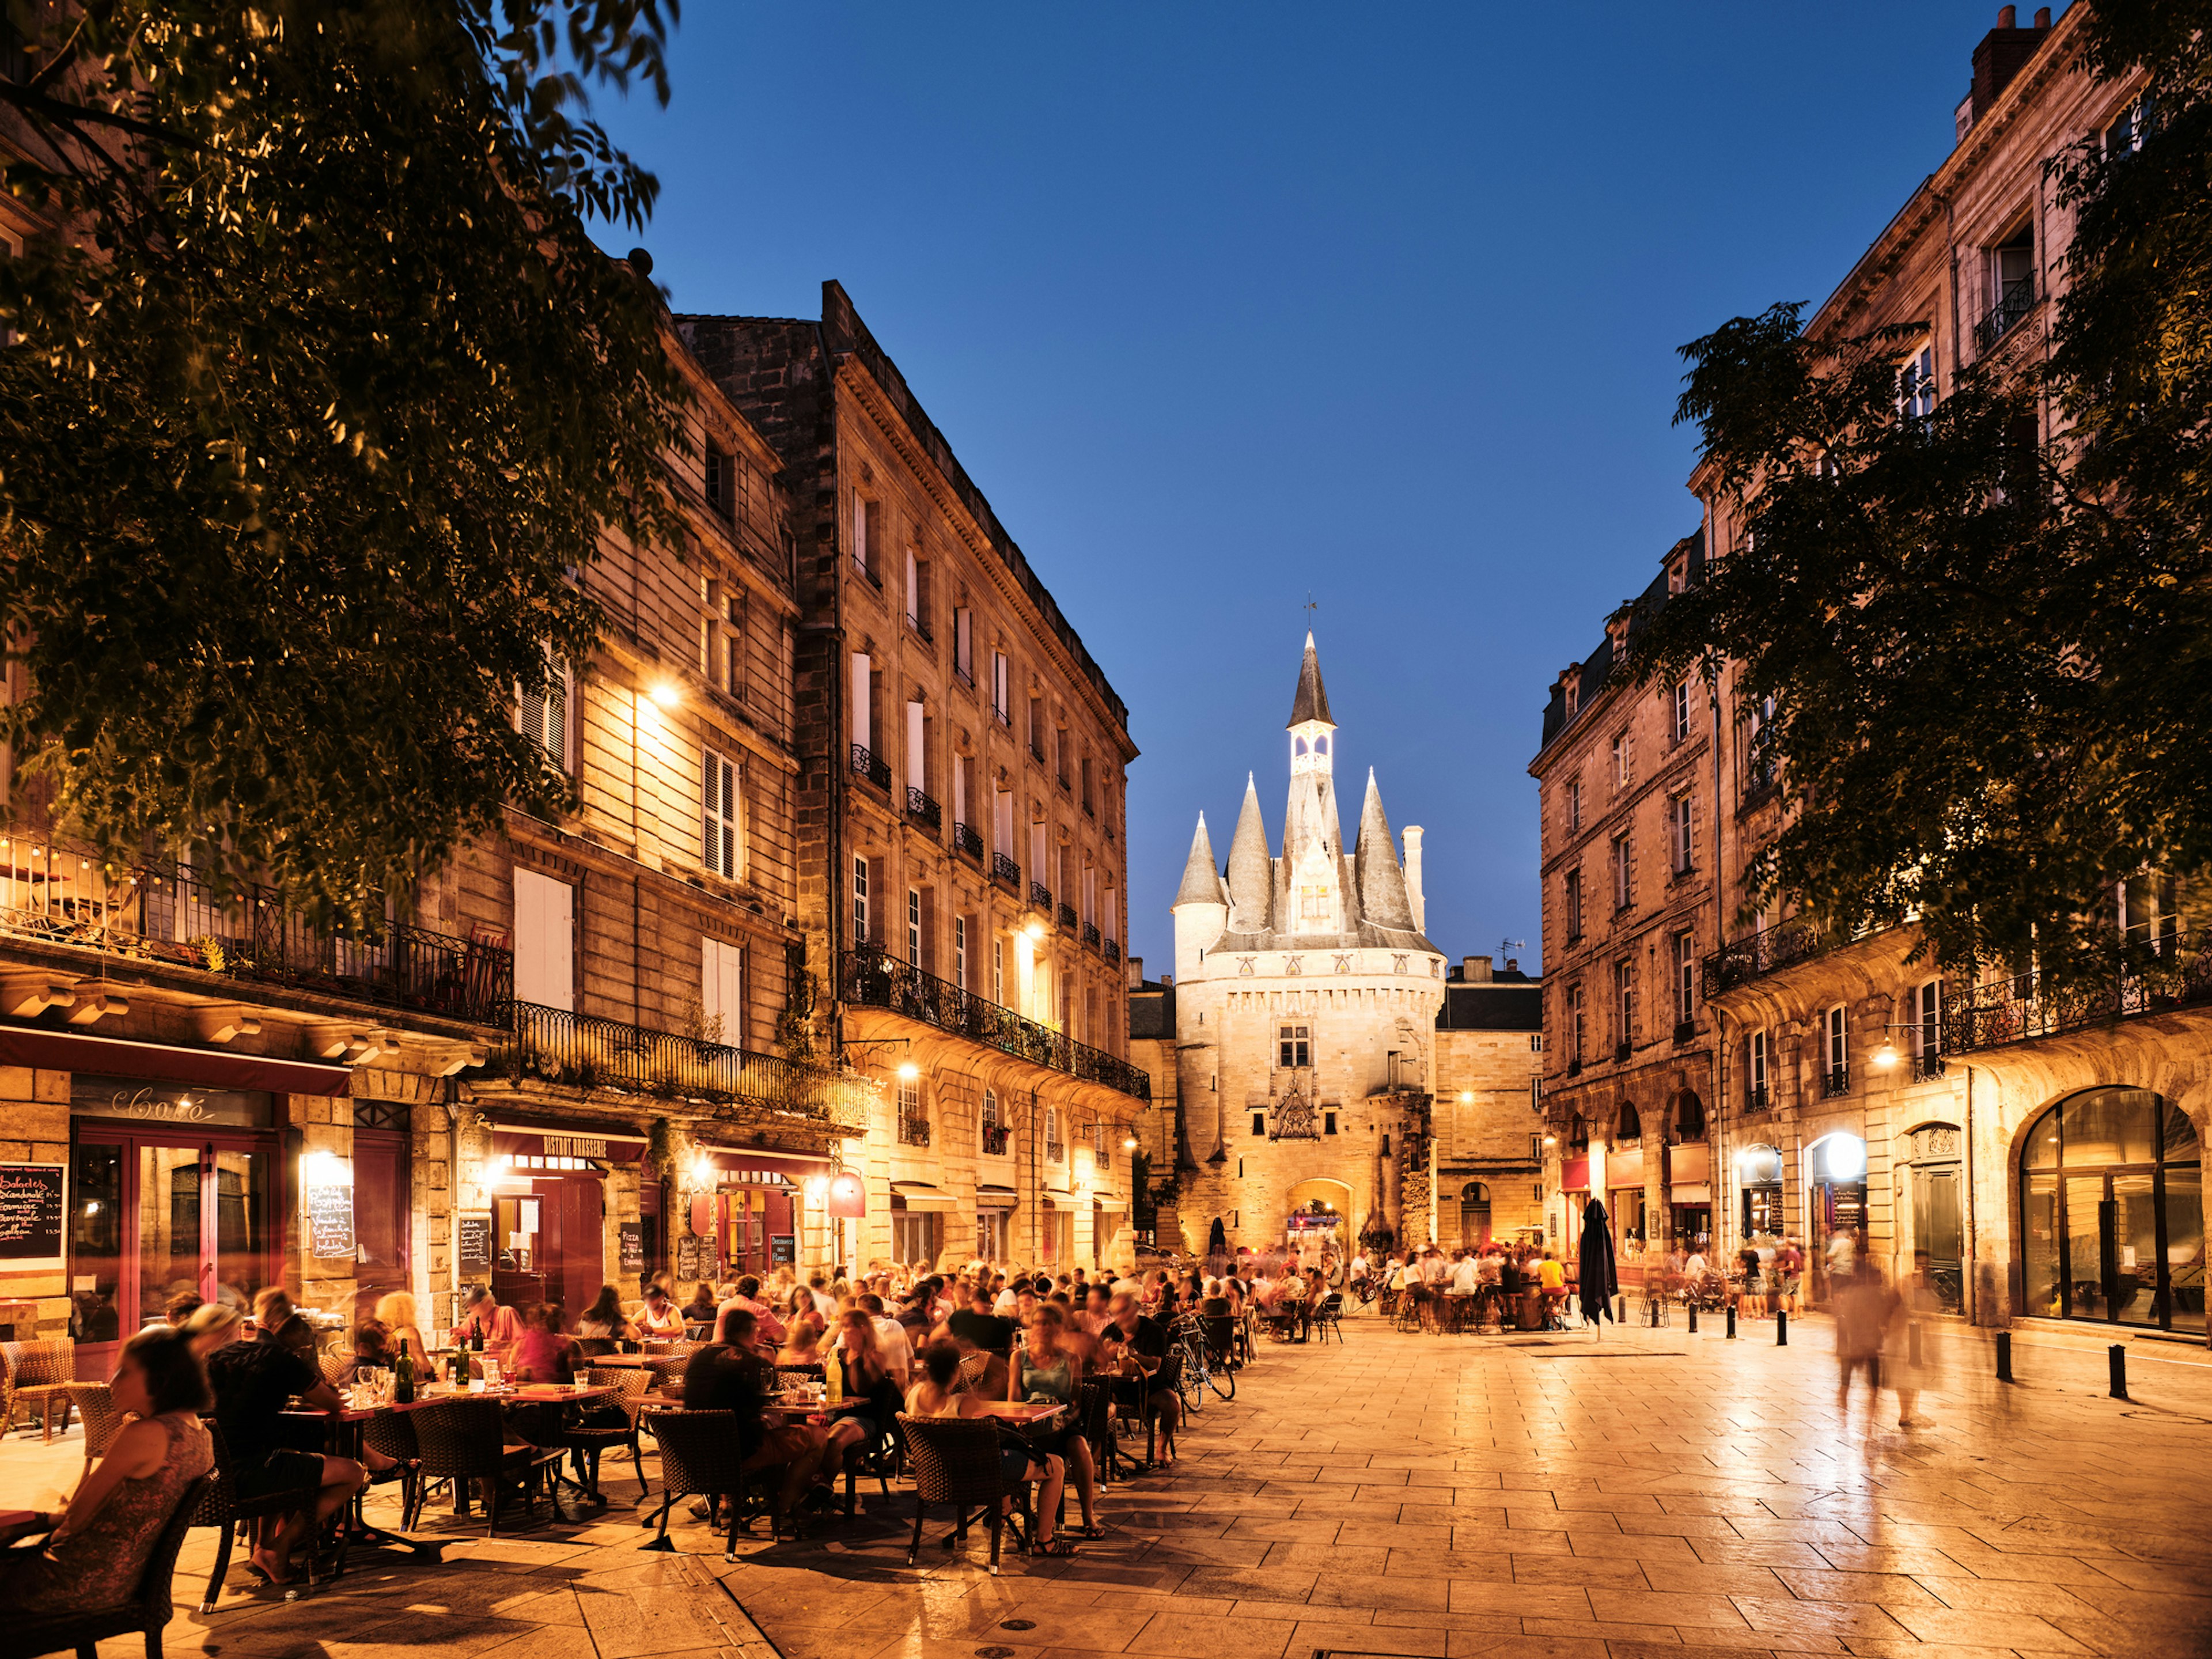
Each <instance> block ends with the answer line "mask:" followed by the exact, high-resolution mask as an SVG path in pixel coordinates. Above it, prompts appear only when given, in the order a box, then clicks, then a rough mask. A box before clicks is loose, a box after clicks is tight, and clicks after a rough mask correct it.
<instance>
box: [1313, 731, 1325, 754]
mask: <svg viewBox="0 0 2212 1659" xmlns="http://www.w3.org/2000/svg"><path fill="white" fill-rule="evenodd" d="M1314 753H1315V754H1316V755H1326V754H1327V753H1328V733H1327V732H1322V733H1321V734H1320V735H1319V736H1317V737H1316V738H1314Z"/></svg>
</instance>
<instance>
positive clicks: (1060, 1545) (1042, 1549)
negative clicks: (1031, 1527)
mask: <svg viewBox="0 0 2212 1659" xmlns="http://www.w3.org/2000/svg"><path fill="white" fill-rule="evenodd" d="M1030 1553H1031V1554H1032V1555H1073V1554H1074V1553H1075V1546H1074V1545H1073V1544H1071V1543H1069V1542H1068V1541H1067V1540H1066V1537H1065V1536H1064V1535H1061V1536H1056V1537H1052V1538H1048V1539H1046V1540H1045V1541H1044V1542H1042V1544H1039V1545H1037V1546H1036V1547H1035V1548H1034V1549H1032V1550H1031V1551H1030Z"/></svg>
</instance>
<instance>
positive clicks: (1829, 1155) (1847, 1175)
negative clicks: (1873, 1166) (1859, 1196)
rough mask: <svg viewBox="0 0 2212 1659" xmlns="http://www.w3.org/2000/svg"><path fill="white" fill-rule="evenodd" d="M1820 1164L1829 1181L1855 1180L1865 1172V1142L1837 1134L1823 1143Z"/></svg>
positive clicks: (1855, 1137) (1853, 1136)
mask: <svg viewBox="0 0 2212 1659" xmlns="http://www.w3.org/2000/svg"><path fill="white" fill-rule="evenodd" d="M1820 1164H1821V1168H1822V1169H1823V1170H1825V1171H1826V1174H1827V1176H1828V1178H1829V1179H1830V1180H1831V1181H1857V1179H1858V1178H1859V1177H1860V1176H1863V1175H1864V1174H1865V1173H1866V1142H1864V1141H1863V1140H1861V1139H1859V1138H1858V1137H1857V1135H1838V1136H1836V1137H1835V1138H1834V1139H1831V1140H1829V1141H1827V1142H1826V1143H1824V1145H1823V1147H1822V1151H1821V1158H1820Z"/></svg>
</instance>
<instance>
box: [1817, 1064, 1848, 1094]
mask: <svg viewBox="0 0 2212 1659" xmlns="http://www.w3.org/2000/svg"><path fill="white" fill-rule="evenodd" d="M1850 1091H1851V1068H1850V1066H1837V1067H1836V1068H1835V1069H1834V1070H1833V1071H1830V1072H1824V1073H1821V1074H1820V1093H1821V1094H1822V1095H1823V1096H1824V1097H1826V1098H1827V1099H1830V1100H1841V1099H1842V1098H1843V1097H1844V1096H1845V1095H1847V1094H1849V1093H1850Z"/></svg>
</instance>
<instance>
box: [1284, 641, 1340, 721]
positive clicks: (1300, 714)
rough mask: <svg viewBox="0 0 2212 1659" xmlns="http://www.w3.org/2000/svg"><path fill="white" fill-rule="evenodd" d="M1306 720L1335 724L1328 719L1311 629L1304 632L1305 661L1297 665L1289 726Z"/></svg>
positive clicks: (1326, 703)
mask: <svg viewBox="0 0 2212 1659" xmlns="http://www.w3.org/2000/svg"><path fill="white" fill-rule="evenodd" d="M1308 720H1320V721H1322V722H1323V723H1324V724H1326V725H1329V726H1334V725H1335V724H1336V722H1335V721H1334V720H1330V719H1329V717H1328V692H1327V691H1325V690H1322V684H1321V659H1320V658H1319V657H1317V656H1316V655H1315V654H1314V641H1313V630H1312V629H1307V630H1306V654H1305V660H1304V661H1303V662H1301V663H1300V664H1299V665H1298V695H1297V698H1296V699H1295V700H1294V701H1293V702H1291V719H1290V724H1291V726H1303V725H1304V724H1305V722H1306V721H1308ZM1288 729H1289V728H1288V727H1285V730H1288Z"/></svg>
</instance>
